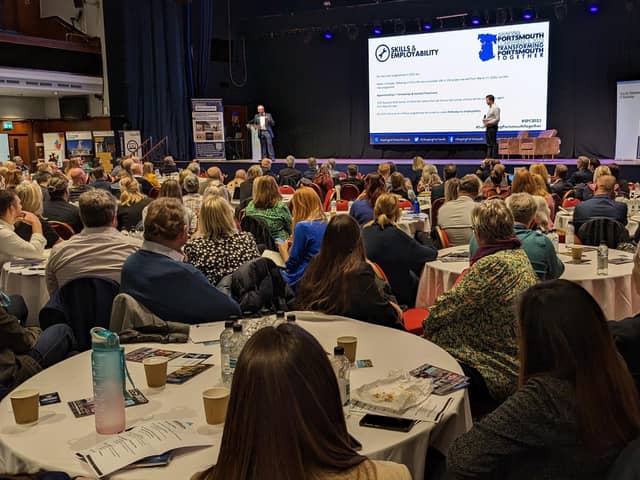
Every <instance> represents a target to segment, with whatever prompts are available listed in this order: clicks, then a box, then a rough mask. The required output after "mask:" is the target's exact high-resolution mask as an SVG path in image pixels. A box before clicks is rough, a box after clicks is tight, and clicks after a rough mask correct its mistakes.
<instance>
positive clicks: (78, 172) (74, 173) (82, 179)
mask: <svg viewBox="0 0 640 480" xmlns="http://www.w3.org/2000/svg"><path fill="white" fill-rule="evenodd" d="M69 177H70V178H71V180H72V181H73V183H75V184H76V185H79V184H81V183H86V180H87V178H86V176H85V174H84V170H82V169H81V168H72V169H71V170H69Z"/></svg>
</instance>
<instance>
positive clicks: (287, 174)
mask: <svg viewBox="0 0 640 480" xmlns="http://www.w3.org/2000/svg"><path fill="white" fill-rule="evenodd" d="M285 161H286V163H287V166H286V167H284V168H283V169H281V170H280V182H279V184H280V185H288V186H290V187H294V188H295V187H296V186H298V183H300V180H302V172H301V171H300V170H298V169H297V168H295V166H296V159H295V157H294V156H293V155H288V156H287V158H286V159H285Z"/></svg>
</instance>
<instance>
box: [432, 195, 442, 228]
mask: <svg viewBox="0 0 640 480" xmlns="http://www.w3.org/2000/svg"><path fill="white" fill-rule="evenodd" d="M443 204H444V198H438V199H437V200H435V201H434V202H431V225H433V226H435V225H438V210H440V207H441V206H442V205H443Z"/></svg>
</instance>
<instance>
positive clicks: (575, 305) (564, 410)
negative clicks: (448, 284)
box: [447, 280, 640, 480]
mask: <svg viewBox="0 0 640 480" xmlns="http://www.w3.org/2000/svg"><path fill="white" fill-rule="evenodd" d="M517 316H518V320H517V323H518V328H517V330H518V343H519V352H520V353H519V359H520V374H519V388H518V390H517V391H516V392H515V393H514V394H513V395H512V396H511V397H510V398H509V399H507V400H506V401H505V402H504V403H503V404H502V405H501V406H500V407H498V409H497V410H495V411H494V412H493V413H491V414H489V415H487V416H486V417H484V419H483V420H481V421H480V422H479V423H475V425H474V427H473V428H472V429H471V430H470V431H469V432H467V433H466V434H464V435H462V436H461V437H459V438H458V439H457V440H455V441H454V443H453V445H452V446H451V448H450V449H449V453H448V455H447V467H448V468H447V470H448V473H449V474H450V475H451V478H456V479H458V478H460V479H462V478H465V479H467V478H505V479H519V480H533V479H539V478H549V479H552V478H553V479H559V478H567V479H568V478H580V479H593V480H596V479H598V480H600V479H605V478H610V477H609V476H608V475H607V471H608V470H609V468H610V466H611V465H612V463H613V462H614V461H615V460H616V457H617V456H618V455H619V454H620V452H621V451H622V450H623V449H624V448H625V447H626V446H627V445H628V444H629V443H630V442H632V441H633V440H635V439H636V438H637V436H638V434H639V433H640V411H639V409H638V393H637V391H636V388H635V384H634V383H633V380H632V378H631V375H630V374H629V371H628V369H627V367H626V365H625V364H624V361H623V360H622V359H621V358H620V356H619V355H618V352H617V351H616V347H615V344H614V342H613V340H612V338H611V335H610V334H609V331H608V330H607V322H606V321H605V316H604V314H603V313H602V309H601V308H600V306H599V305H598V304H597V302H596V301H595V300H594V299H593V298H592V297H591V295H589V293H587V292H586V290H584V289H583V288H582V287H580V286H579V285H577V284H575V283H572V282H569V281H567V280H554V281H550V282H544V283H540V284H538V285H536V286H534V287H531V288H530V289H529V290H527V291H526V292H525V293H524V294H523V295H522V297H521V299H520V302H519V306H518V308H517ZM612 392H615V394H612ZM603 405H606V408H603ZM447 478H449V477H447ZM616 478H618V477H616ZM625 478H627V477H625ZM629 478H631V477H629Z"/></svg>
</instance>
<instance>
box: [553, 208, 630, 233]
mask: <svg viewBox="0 0 640 480" xmlns="http://www.w3.org/2000/svg"><path fill="white" fill-rule="evenodd" d="M571 221H573V213H570V212H562V211H560V212H558V213H557V214H556V219H555V221H554V225H555V227H556V229H560V230H564V231H567V228H568V227H569V222H571ZM638 225H639V224H638V217H637V216H633V217H629V219H628V222H627V231H628V232H629V236H630V237H631V238H633V236H634V235H635V234H636V231H637V230H638ZM576 233H577V232H576Z"/></svg>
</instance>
